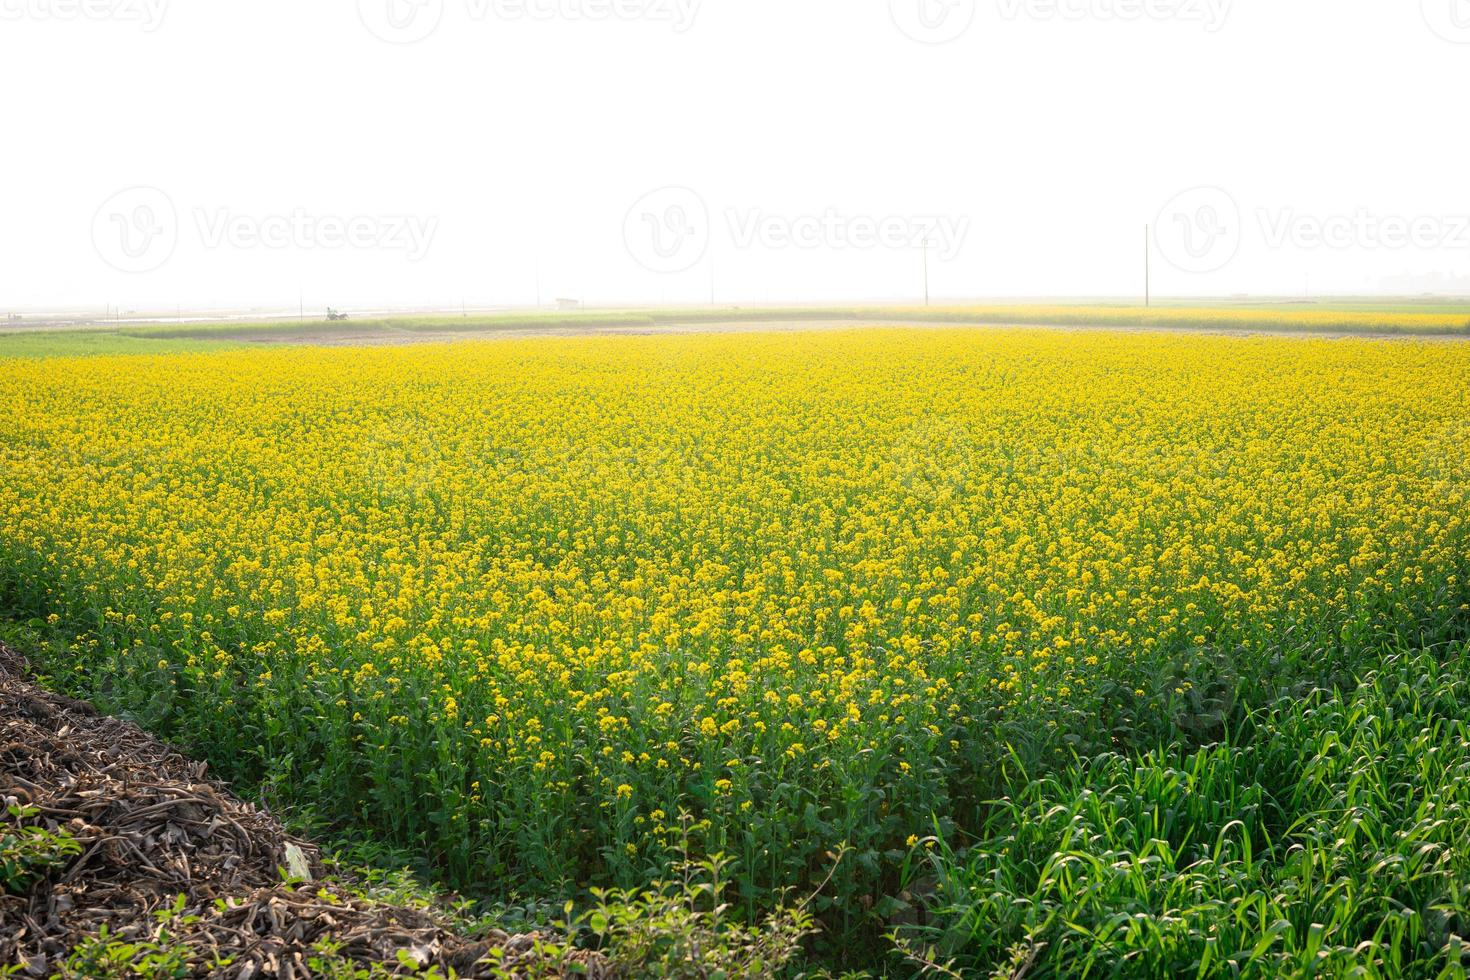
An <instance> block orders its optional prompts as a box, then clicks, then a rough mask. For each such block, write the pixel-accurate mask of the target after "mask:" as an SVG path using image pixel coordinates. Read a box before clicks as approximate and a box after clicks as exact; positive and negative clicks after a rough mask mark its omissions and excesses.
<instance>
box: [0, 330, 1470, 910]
mask: <svg viewBox="0 0 1470 980" xmlns="http://www.w3.org/2000/svg"><path fill="white" fill-rule="evenodd" d="M1466 391H1470V345H1466V346H1461V345H1459V344H1457V343H1453V342H1439V343H1435V342H1411V341H1402V342H1373V341H1338V340H1302V339H1259V338H1221V337H1206V336H1197V335H1196V336H1187V335H1169V334H1136V335H1129V334H1121V333H1092V332H1088V333H1065V332H1045V331H1022V330H995V331H984V330H942V329H925V330H914V331H902V330H870V331H851V332H819V333H788V334H770V335H763V334H753V335H732V336H720V335H701V336H687V337H649V338H619V339H576V340H543V341H505V342H489V343H469V344H458V345H447V346H422V347H412V348H398V349H390V348H374V349H313V348H293V349H281V350H251V351H241V352H230V353H214V354H198V355H176V356H164V357H113V358H105V357H104V358H91V359H67V360H46V361H35V362H11V363H6V364H3V365H0V416H3V425H0V464H3V465H0V585H3V586H4V587H5V589H7V590H8V591H9V592H11V593H12V594H13V595H15V596H17V597H19V600H18V601H19V602H20V603H21V604H22V605H24V606H25V607H26V608H27V609H28V610H30V612H31V613H32V614H33V615H36V616H46V615H51V616H56V617H59V619H57V620H55V622H56V624H57V628H58V629H66V630H68V631H69V635H70V636H71V637H72V638H73V639H74V643H73V651H72V653H73V656H74V658H75V664H76V665H77V673H78V676H77V678H76V681H75V683H76V685H77V686H78V687H79V688H81V689H83V690H85V691H87V692H88V693H90V694H92V695H93V696H95V697H99V698H101V699H103V700H104V701H105V702H106V703H107V704H109V705H111V706H114V707H124V708H127V709H128V710H130V711H132V712H134V713H136V714H137V715H138V716H140V717H142V718H144V719H145V720H148V721H150V722H152V723H154V724H158V725H160V726H163V727H164V728H165V729H166V730H167V731H168V732H170V733H172V734H173V735H174V736H175V737H177V738H180V739H182V740H185V741H188V742H191V743H192V744H194V745H196V746H198V747H199V748H201V749H202V750H204V751H206V752H208V753H209V754H210V755H211V757H212V758H213V759H215V760H216V762H217V764H218V765H220V766H222V767H224V769H225V771H226V773H227V774H230V773H232V772H233V773H236V774H240V775H246V776H250V777H254V778H270V779H272V780H274V783H275V785H278V786H280V787H283V788H284V790H285V791H287V792H290V793H294V794H296V796H297V797H298V798H301V799H309V800H310V801H311V802H312V803H313V805H314V806H315V807H316V809H317V811H318V812H319V813H321V814H322V815H323V816H325V817H327V818H331V819H338V820H344V821H354V822H356V823H358V824H359V825H362V824H366V825H369V826H372V827H375V828H377V829H378V830H379V831H380V832H382V833H384V834H385V835H387V836H389V837H391V838H393V839H395V840H399V841H404V842H408V843H411V844H414V845H416V846H419V847H421V848H423V849H424V850H425V851H426V852H428V853H429V854H430V855H431V856H432V857H433V858H434V859H435V860H437V861H438V862H440V864H441V865H442V866H443V867H444V868H446V869H447V871H448V872H449V874H450V875H451V877H453V878H456V879H459V880H480V881H486V880H495V881H500V882H506V883H510V884H517V883H520V884H524V883H533V882H564V881H569V880H586V879H587V878H588V877H590V876H593V875H597V874H601V875H604V876H607V877H614V878H618V877H621V878H624V879H630V880H640V876H641V875H642V874H643V873H644V869H646V868H647V867H648V862H650V861H655V862H656V861H657V860H659V855H660V854H661V853H662V851H661V848H662V847H663V846H664V844H665V843H666V841H667V839H668V837H669V835H672V834H675V833H677V832H678V828H677V827H676V826H671V825H670V824H669V821H668V820H667V818H666V817H665V814H666V813H668V814H672V813H677V812H679V811H680V810H682V809H689V810H691V811H693V812H694V813H695V815H696V816H697V817H699V818H700V819H702V820H703V821H705V823H704V824H702V826H707V827H708V830H707V834H708V837H709V846H710V847H711V848H722V849H724V850H726V851H727V852H729V853H731V854H733V855H736V856H737V857H739V858H740V860H741V862H742V867H743V868H744V869H745V871H744V873H746V874H749V875H750V876H751V877H752V878H753V879H754V880H756V881H758V882H759V883H760V884H762V885H765V886H779V885H782V884H787V883H789V882H791V881H793V880H796V879H797V878H799V877H800V876H801V874H803V873H805V872H808V871H811V870H812V869H814V868H816V867H817V866H819V864H820V863H821V860H822V859H821V854H823V853H824V852H825V850H826V849H827V848H829V847H831V846H834V845H835V844H837V843H839V842H842V841H850V842H854V843H857V844H861V845H863V846H866V847H868V848H870V849H872V850H873V851H874V852H878V851H881V850H883V849H885V848H902V847H903V846H904V844H905V842H906V841H912V840H913V839H914V837H913V835H914V834H915V833H916V832H917V833H918V834H919V835H926V834H928V833H932V832H933V830H934V824H933V822H932V820H930V819H929V817H930V815H931V814H935V813H939V814H943V813H946V812H951V811H953V810H955V809H956V808H957V807H960V806H967V805H972V804H973V803H974V802H975V799H978V798H980V794H981V793H982V792H983V789H984V776H985V771H986V768H987V767H988V766H991V765H993V764H994V763H995V761H996V760H997V759H998V758H999V757H1000V754H1001V753H1002V752H1004V751H1005V750H1004V747H1003V743H1004V742H1011V743H1013V744H1020V743H1021V742H1023V741H1025V739H1022V738H1021V737H1020V734H1018V733H1026V735H1027V738H1029V739H1031V741H1033V742H1039V741H1043V740H1045V739H1051V738H1057V739H1060V738H1062V737H1064V736H1073V737H1076V738H1081V739H1084V740H1087V739H1093V740H1100V741H1101V743H1102V744H1104V745H1105V744H1107V739H1108V738H1109V735H1108V733H1107V731H1106V730H1102V731H1099V728H1100V726H1101V727H1104V728H1105V726H1106V725H1108V724H1115V723H1118V722H1119V721H1120V719H1122V720H1127V719H1131V718H1142V717H1145V715H1146V714H1147V713H1148V711H1150V710H1153V709H1155V708H1156V709H1158V710H1157V711H1155V713H1156V714H1159V713H1164V714H1167V713H1168V712H1169V711H1171V710H1174V708H1173V707H1171V706H1177V705H1178V704H1187V703H1188V702H1189V698H1190V693H1191V690H1192V686H1193V685H1194V684H1195V683H1214V684H1220V683H1227V682H1231V681H1232V679H1238V678H1244V677H1254V678H1257V679H1258V680H1259V683H1261V684H1269V683H1270V682H1272V680H1273V679H1274V678H1275V677H1277V676H1278V675H1279V676H1283V677H1284V676H1288V675H1289V674H1290V673H1291V670H1292V665H1293V664H1296V663H1301V662H1303V661H1305V660H1310V659H1313V658H1321V657H1326V656H1331V655H1332V651H1334V650H1337V649H1340V648H1342V647H1344V646H1345V645H1351V644H1353V643H1360V642H1366V641H1369V640H1371V639H1373V638H1374V637H1376V636H1380V635H1383V634H1386V633H1388V632H1390V631H1392V630H1394V629H1399V628H1418V627H1422V626H1425V625H1432V624H1442V623H1444V622H1446V621H1448V620H1449V619H1451V618H1453V617H1455V616H1457V615H1461V614H1462V612H1463V609H1464V606H1463V603H1464V601H1465V597H1466V593H1467V590H1466V589H1465V587H1464V575H1465V574H1466V571H1467V569H1466V565H1467V549H1466V524H1467V517H1466V514H1467V510H1466V493H1467V490H1466V488H1467V485H1470V480H1467V477H1470V473H1467V463H1466V459H1467V452H1470V407H1467V403H1466V400H1465V392H1466ZM1203 675H1208V676H1203ZM1150 706H1152V708H1151V707H1150ZM1059 744H1060V743H1059ZM966 793H973V794H974V797H975V798H974V799H971V798H966V797H965V795H964V794H966Z"/></svg>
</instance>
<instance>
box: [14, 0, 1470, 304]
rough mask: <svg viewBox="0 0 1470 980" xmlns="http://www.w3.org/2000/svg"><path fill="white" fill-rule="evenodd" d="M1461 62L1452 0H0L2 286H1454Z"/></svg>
mask: <svg viewBox="0 0 1470 980" xmlns="http://www.w3.org/2000/svg"><path fill="white" fill-rule="evenodd" d="M385 38H386V40H385ZM937 42H943V43H937ZM1467 83H1470V0H1422V2H1421V0H1391V2H1390V0H1233V2H1231V0H891V2H890V0H248V2H247V0H0V93H3V95H0V178H3V183H0V312H3V311H4V310H6V309H24V308H34V307H42V306H49V307H62V308H72V309H75V308H83V307H86V308H92V307H97V308H100V307H102V306H103V305H104V304H107V303H111V304H114V305H118V304H120V305H122V306H123V307H124V308H133V307H136V308H139V309H143V308H160V307H172V306H174V305H175V304H178V305H182V306H184V307H186V308H188V307H196V308H197V307H201V306H232V305H233V306H238V305H253V304H259V305H270V306H279V307H284V306H294V305H295V304H296V303H297V301H298V296H300V295H303V294H304V297H305V302H306V303H307V304H308V306H309V307H312V308H318V307H322V306H325V305H326V304H328V303H331V304H334V305H349V306H373V305H379V304H391V305H395V306H403V305H416V306H453V305H457V304H459V303H460V302H461V300H464V301H466V302H468V303H469V304H470V305H472V306H480V305H496V304H528V303H531V302H533V301H534V299H535V298H536V296H537V295H538V282H539V294H540V296H541V297H542V298H543V299H545V300H548V301H549V300H550V299H551V298H553V297H560V296H565V297H572V298H579V299H583V300H585V301H587V302H589V303H598V304H612V303H636V302H646V301H655V302H657V301H662V302H669V303H687V302H703V301H707V300H708V299H709V297H710V295H711V286H713V290H714V296H715V298H716V299H717V300H718V301H720V302H732V303H735V302H759V301H763V300H764V301H771V302H783V301H796V300H859V299H899V298H914V297H917V296H919V295H921V294H922V290H923V271H924V251H923V249H922V248H921V247H920V243H922V242H923V241H924V240H925V239H927V240H928V241H930V243H931V246H932V247H931V248H930V250H929V269H930V279H931V283H932V289H933V293H934V295H935V296H936V297H937V298H961V297H984V296H1041V295H1056V296H1065V295H1073V296H1099V295H1110V296H1127V295H1134V294H1138V293H1140V292H1141V291H1142V279H1143V270H1142V266H1143V253H1144V241H1145V239H1144V225H1145V224H1148V223H1153V224H1155V225H1157V226H1158V234H1157V236H1156V237H1155V239H1154V240H1153V241H1152V242H1151V251H1152V254H1153V268H1154V276H1153V283H1154V289H1155V292H1156V293H1157V294H1160V295H1177V296H1184V295H1214V296H1219V295H1229V294H1236V293H1245V292H1249V293H1254V294H1301V293H1303V292H1304V291H1307V290H1310V291H1311V292H1313V293H1316V294H1323V293H1329V292H1337V293H1375V292H1380V291H1385V290H1387V291H1395V292H1408V291H1413V292H1421V291H1440V292H1459V293H1470V192H1467V188H1470V182H1467V180H1466V174H1467V173H1470V127H1467V125H1466V110H1465V105H1464V97H1465V93H1466V92H1467V91H1470V84H1467Z"/></svg>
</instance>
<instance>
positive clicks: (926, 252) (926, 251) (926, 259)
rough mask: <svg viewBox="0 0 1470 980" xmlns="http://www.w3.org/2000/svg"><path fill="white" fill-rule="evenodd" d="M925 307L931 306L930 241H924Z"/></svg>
mask: <svg viewBox="0 0 1470 980" xmlns="http://www.w3.org/2000/svg"><path fill="white" fill-rule="evenodd" d="M924 305H925V306H928V305H929V239H927V238H926V239H924Z"/></svg>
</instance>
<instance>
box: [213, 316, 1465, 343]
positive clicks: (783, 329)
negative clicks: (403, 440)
mask: <svg viewBox="0 0 1470 980" xmlns="http://www.w3.org/2000/svg"><path fill="white" fill-rule="evenodd" d="M894 328H898V329H906V330H1052V331H1060V332H1065V333H1082V332H1098V331H1103V332H1112V333H1130V334H1159V333H1168V334H1200V335H1204V336H1213V337H1281V338H1294V339H1298V340H1303V339H1318V340H1400V341H1420V342H1422V341H1435V342H1443V343H1465V342H1467V341H1470V336H1462V335H1454V334H1404V333H1385V332H1367V331H1325V330H1260V329H1250V328H1245V327H1208V328H1206V327H1199V328H1191V327H1168V326H1160V327H1147V326H1137V325H1131V326H1130V325H1124V326H1113V325H1108V324H1064V323H1017V324H1000V323H948V322H938V321H915V320H733V321H719V322H707V323H667V324H654V325H648V324H640V325H638V326H628V327H618V326H586V327H572V326H558V327H528V328H510V329H503V330H501V329H489V330H459V331H456V330H442V331H441V330H436V331H419V330H396V329H395V330H375V331H362V332H359V333H354V332H351V331H350V330H320V331H312V330H303V331H301V332H300V333H296V332H292V333H279V332H277V333H263V332H251V331H249V330H241V331H238V332H236V331H230V332H228V333H211V334H210V335H209V337H210V339H218V340H229V341H234V342H237V343H251V344H259V345H261V346H292V345H310V346H323V347H382V346H397V345H408V344H443V343H454V342H457V341H465V340H534V339H547V338H572V337H661V336H682V335H691V334H743V333H804V332H826V331H840V330H874V329H894Z"/></svg>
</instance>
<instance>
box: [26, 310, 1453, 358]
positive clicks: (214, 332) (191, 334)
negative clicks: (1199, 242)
mask: <svg viewBox="0 0 1470 980" xmlns="http://www.w3.org/2000/svg"><path fill="white" fill-rule="evenodd" d="M864 323H872V324H884V325H894V324H902V323H912V324H935V323H938V324H955V325H961V324H969V325H977V326H979V325H986V326H1007V325H1009V326H1055V327H1118V328H1126V329H1134V330H1141V329H1143V330H1146V329H1158V330H1207V331H1223V332H1265V333H1320V334H1344V335H1357V334H1363V335H1384V336H1396V335H1404V336H1459V335H1464V336H1470V303H1465V302H1462V301H1448V300H1447V301H1429V300H1425V301H1420V302H1412V301H1406V300H1397V301H1387V302H1383V301H1373V300H1363V301H1354V300H1340V301H1330V302H1323V303H1312V304H1307V303H1285V302H1275V303H1262V304H1256V303H1244V302H1241V303H1215V304H1211V305H1208V306H1201V305H1196V304H1185V303H1164V304H1160V305H1156V306H1153V307H1151V308H1144V307H1140V306H1129V305H1125V304H1101V303H1091V304H1051V305H1038V304H1012V305H976V306H932V307H757V308H740V307H728V308H719V307H706V308H698V309H657V310H628V311H616V310H614V311H584V312H574V313H501V314H488V315H486V314H476V315H470V316H452V315H449V316H444V315H440V316H404V317H382V318H372V319H364V320H346V321H339V322H333V323H329V322H326V321H308V322H302V321H294V320H293V321H279V322H277V321H272V322H229V323H220V322H208V323H175V324H166V325H158V326H138V327H124V328H108V327H99V328H97V329H95V330H69V331H32V332H16V333H8V334H0V357H39V356H65V355H70V354H113V353H117V354H122V353H172V352H177V351H183V350H205V349H210V347H212V346H213V347H219V346H224V345H227V344H235V345H238V344H363V345H372V344H384V343H415V342H422V341H426V340H446V339H454V338H456V337H459V336H470V337H472V336H494V335H500V336H525V335H535V334H546V335H568V334H573V335H574V334H579V333H668V332H678V331H680V330H689V331H696V330H711V331H719V330H733V329H741V328H745V329H755V328H759V327H760V326H761V325H763V324H768V325H781V326H782V327H786V328H790V327H793V326H800V325H802V324H810V325H812V326H819V325H820V326H823V327H831V326H840V325H860V324H864Z"/></svg>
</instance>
